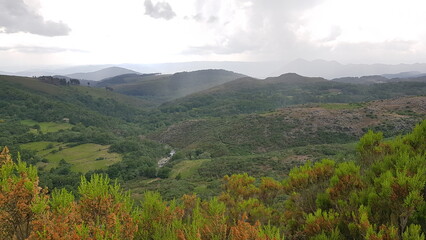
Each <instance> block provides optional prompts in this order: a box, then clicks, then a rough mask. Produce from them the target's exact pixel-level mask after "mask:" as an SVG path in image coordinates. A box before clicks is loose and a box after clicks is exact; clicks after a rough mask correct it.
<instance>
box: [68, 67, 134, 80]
mask: <svg viewBox="0 0 426 240" xmlns="http://www.w3.org/2000/svg"><path fill="white" fill-rule="evenodd" d="M130 73H133V74H138V72H136V71H133V70H129V69H126V68H121V67H108V68H104V69H101V70H98V71H94V72H88V73H73V74H68V75H66V76H67V77H70V78H75V79H84V80H93V81H100V80H102V79H105V78H110V77H115V76H118V75H123V74H130Z"/></svg>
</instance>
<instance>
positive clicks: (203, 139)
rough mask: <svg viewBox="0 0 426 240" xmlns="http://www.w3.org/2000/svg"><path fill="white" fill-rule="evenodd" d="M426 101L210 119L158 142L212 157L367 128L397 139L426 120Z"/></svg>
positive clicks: (186, 124) (172, 130) (337, 138)
mask: <svg viewBox="0 0 426 240" xmlns="http://www.w3.org/2000/svg"><path fill="white" fill-rule="evenodd" d="M425 106H426V97H404V98H396V99H390V100H380V101H373V102H367V103H359V104H337V103H333V104H309V105H306V106H294V107H287V108H282V109H278V110H276V111H271V112H268V113H264V114H249V115H241V116H238V117H232V118H230V117H224V118H205V119H198V120H188V121H183V122H180V123H177V124H174V125H172V126H170V127H168V128H167V129H165V130H164V131H162V132H159V133H158V134H155V135H152V137H153V138H154V139H156V140H158V141H160V142H164V143H167V144H169V145H171V146H173V147H176V148H180V149H186V150H190V149H198V150H199V151H201V152H208V153H209V154H210V155H211V156H223V155H229V154H248V153H261V152H270V151H277V150H282V149H285V148H290V147H296V146H306V145H312V144H323V143H346V142H350V141H353V140H355V139H357V138H359V137H360V136H362V135H363V134H364V133H365V132H366V130H367V129H374V130H380V131H383V132H384V133H385V136H394V135H397V134H401V133H404V132H407V131H409V130H410V127H411V126H413V125H414V124H415V123H417V122H419V121H420V120H422V119H424V118H426V108H425Z"/></svg>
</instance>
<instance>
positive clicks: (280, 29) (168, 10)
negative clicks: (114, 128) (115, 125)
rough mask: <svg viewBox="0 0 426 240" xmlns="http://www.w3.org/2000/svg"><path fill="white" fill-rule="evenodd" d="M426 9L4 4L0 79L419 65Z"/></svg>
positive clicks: (325, 0) (328, 1)
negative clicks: (242, 66)
mask: <svg viewBox="0 0 426 240" xmlns="http://www.w3.org/2000/svg"><path fill="white" fill-rule="evenodd" d="M425 7H426V2H424V1H421V0H407V1H403V2H402V1H385V0H377V1H374V2H371V1H367V0H357V1H355V0H347V1H338V0H308V1H294V0H289V1H270V2H265V1H262V0H231V1H225V0H189V1H177V0H165V1H156V0H124V1H118V0H111V1H102V0H91V1H83V0H62V1H57V0H56V1H55V0H2V1H0V10H1V11H2V15H1V16H0V36H1V37H0V71H10V72H16V71H25V70H31V69H35V68H37V69H46V68H51V67H55V66H57V68H64V67H66V66H80V65H102V64H108V65H110V64H111V65H122V64H123V63H128V64H159V63H186V62H204V61H217V62H275V63H279V64H282V65H285V64H288V63H290V62H292V61H294V60H296V59H307V60H310V61H311V60H315V59H324V60H326V61H337V62H339V63H342V64H374V63H379V64H400V63H406V64H412V63H418V62H420V63H423V62H426V29H425V28H421V27H419V23H422V22H425V20H426V15H424V14H423V9H425ZM396 16H398V17H396Z"/></svg>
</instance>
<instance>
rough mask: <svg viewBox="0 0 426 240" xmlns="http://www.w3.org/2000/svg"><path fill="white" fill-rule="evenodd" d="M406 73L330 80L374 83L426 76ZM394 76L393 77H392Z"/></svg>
mask: <svg viewBox="0 0 426 240" xmlns="http://www.w3.org/2000/svg"><path fill="white" fill-rule="evenodd" d="M407 75H409V74H408V73H407V74H403V73H401V74H394V75H392V74H389V75H383V76H380V75H374V76H363V77H344V78H335V79H332V81H335V82H343V83H354V84H376V83H391V82H426V77H425V76H422V75H421V74H418V76H416V75H414V76H411V77H410V76H407ZM392 76H395V77H392Z"/></svg>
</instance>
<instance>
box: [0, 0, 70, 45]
mask: <svg viewBox="0 0 426 240" xmlns="http://www.w3.org/2000/svg"><path fill="white" fill-rule="evenodd" d="M0 12H1V14H0V30H1V31H2V32H3V33H17V32H27V33H32V34H37V35H42V36H49V37H53V36H64V35H68V33H69V32H70V31H71V29H70V28H69V27H68V26H67V25H66V24H64V23H62V22H54V21H50V20H44V18H43V17H42V16H41V15H39V14H38V13H37V12H35V11H34V9H31V8H30V7H29V6H28V5H26V4H25V2H24V1H23V0H0Z"/></svg>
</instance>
